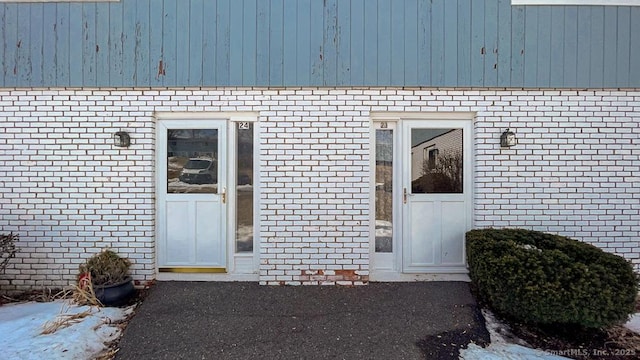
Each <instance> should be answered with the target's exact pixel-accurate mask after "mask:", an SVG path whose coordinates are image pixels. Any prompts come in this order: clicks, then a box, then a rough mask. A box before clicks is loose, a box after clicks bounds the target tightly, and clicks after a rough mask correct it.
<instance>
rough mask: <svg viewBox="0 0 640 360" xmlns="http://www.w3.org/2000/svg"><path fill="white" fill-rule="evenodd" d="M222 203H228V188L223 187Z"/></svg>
mask: <svg viewBox="0 0 640 360" xmlns="http://www.w3.org/2000/svg"><path fill="white" fill-rule="evenodd" d="M221 195H222V203H223V204H226V203H227V188H226V187H223V188H222V194H221Z"/></svg>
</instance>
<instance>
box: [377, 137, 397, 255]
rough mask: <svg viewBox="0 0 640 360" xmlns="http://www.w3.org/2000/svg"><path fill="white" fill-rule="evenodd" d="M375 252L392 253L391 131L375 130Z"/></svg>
mask: <svg viewBox="0 0 640 360" xmlns="http://www.w3.org/2000/svg"><path fill="white" fill-rule="evenodd" d="M375 206H376V209H375V210H376V244H375V250H376V252H392V251H393V130H391V129H377V130H376V205H375Z"/></svg>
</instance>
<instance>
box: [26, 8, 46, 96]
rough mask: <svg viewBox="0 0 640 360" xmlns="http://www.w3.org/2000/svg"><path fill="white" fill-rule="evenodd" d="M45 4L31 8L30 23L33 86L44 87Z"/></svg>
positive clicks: (31, 83)
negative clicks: (43, 32)
mask: <svg viewBox="0 0 640 360" xmlns="http://www.w3.org/2000/svg"><path fill="white" fill-rule="evenodd" d="M43 23H44V17H43V4H34V6H32V7H31V18H30V21H29V26H30V29H29V35H30V36H29V54H30V56H29V58H30V61H31V79H30V85H31V86H42V67H43V66H42V55H43V49H42V47H43V42H42V41H43V34H42V30H43Z"/></svg>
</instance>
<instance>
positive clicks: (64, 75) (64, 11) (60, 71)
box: [55, 3, 69, 86]
mask: <svg viewBox="0 0 640 360" xmlns="http://www.w3.org/2000/svg"><path fill="white" fill-rule="evenodd" d="M56 14H57V19H58V22H57V23H56V29H57V31H56V34H57V36H56V57H55V61H56V78H57V84H56V85H57V86H69V3H58V4H57V9H56Z"/></svg>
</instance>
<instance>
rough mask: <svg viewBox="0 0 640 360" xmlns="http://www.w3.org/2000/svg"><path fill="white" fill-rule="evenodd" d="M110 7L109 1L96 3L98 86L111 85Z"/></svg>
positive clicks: (96, 83)
mask: <svg viewBox="0 0 640 360" xmlns="http://www.w3.org/2000/svg"><path fill="white" fill-rule="evenodd" d="M109 7H110V5H109V4H108V3H98V4H96V25H95V29H96V32H95V38H96V43H95V46H96V48H95V52H96V53H95V66H96V82H95V85H96V86H97V87H105V86H109V85H110V83H109V31H106V29H108V28H109V24H110V21H109Z"/></svg>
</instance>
